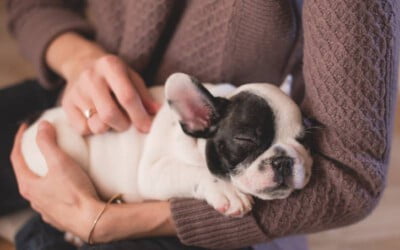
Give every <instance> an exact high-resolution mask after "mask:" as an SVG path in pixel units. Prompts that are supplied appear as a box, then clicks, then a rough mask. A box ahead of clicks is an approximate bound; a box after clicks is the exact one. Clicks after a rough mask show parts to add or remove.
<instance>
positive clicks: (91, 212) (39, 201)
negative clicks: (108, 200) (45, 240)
mask: <svg viewBox="0 0 400 250" xmlns="http://www.w3.org/2000/svg"><path fill="white" fill-rule="evenodd" d="M25 129H26V125H22V126H21V127H20V129H19V130H18V133H17V135H16V138H15V143H14V147H13V151H12V154H11V161H12V164H13V168H14V172H15V175H16V177H17V181H18V188H19V191H20V193H21V194H22V196H23V197H24V198H25V199H27V200H28V201H29V202H30V203H31V206H32V208H33V209H34V210H36V211H37V212H39V213H40V214H41V216H42V218H43V220H44V221H46V222H47V223H49V224H51V225H53V226H54V227H56V228H58V229H59V230H62V231H69V232H71V233H73V234H74V235H76V236H78V237H80V238H81V239H86V238H87V234H88V232H89V230H90V227H91V223H92V222H93V220H94V219H95V218H94V217H95V216H96V213H97V212H98V207H96V206H95V204H98V203H99V202H98V201H99V198H98V196H97V193H96V190H95V188H94V186H93V184H92V182H91V181H90V179H89V177H88V175H87V174H86V173H85V171H84V170H83V169H82V168H81V167H80V166H79V165H78V164H77V163H75V162H74V161H73V160H72V159H71V158H70V157H69V156H68V155H66V154H65V153H64V152H62V151H61V150H60V148H59V147H58V146H57V139H56V133H55V130H54V128H53V127H52V126H51V125H50V124H49V123H48V122H42V123H41V124H40V125H39V131H38V135H37V143H38V145H39V148H40V150H41V152H42V154H43V155H44V157H45V160H46V162H47V166H48V168H49V170H48V173H47V175H46V176H44V177H39V176H37V175H35V174H34V173H33V172H31V171H30V169H29V168H28V166H27V165H26V162H25V161H24V158H23V155H22V153H21V139H22V135H23V133H24V131H25Z"/></svg>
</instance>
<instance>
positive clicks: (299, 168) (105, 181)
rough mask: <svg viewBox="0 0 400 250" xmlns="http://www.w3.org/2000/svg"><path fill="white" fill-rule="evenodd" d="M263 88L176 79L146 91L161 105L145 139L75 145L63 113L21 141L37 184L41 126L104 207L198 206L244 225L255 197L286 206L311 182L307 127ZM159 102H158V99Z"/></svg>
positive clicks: (110, 137)
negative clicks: (108, 203)
mask: <svg viewBox="0 0 400 250" xmlns="http://www.w3.org/2000/svg"><path fill="white" fill-rule="evenodd" d="M291 81H292V79H291V77H290V76H289V77H287V78H286V80H285V82H284V83H283V84H282V86H281V89H279V88H278V87H276V86H274V85H272V84H267V83H251V84H245V85H243V86H240V87H238V88H235V87H233V86H232V85H229V84H220V85H202V84H200V83H199V82H198V81H197V80H196V79H195V78H193V77H191V76H189V75H186V74H183V73H175V74H173V75H171V76H170V77H169V78H168V79H167V81H166V84H165V88H164V87H155V88H152V89H151V93H152V95H153V96H154V97H155V98H156V99H157V100H158V101H159V102H163V103H164V105H163V106H162V108H161V109H160V111H159V112H158V114H157V115H156V116H155V118H154V121H153V124H152V127H151V129H150V132H149V133H148V134H142V133H140V132H138V131H137V130H136V129H135V128H134V127H133V126H132V127H131V128H130V129H129V130H127V131H125V132H122V133H115V132H111V131H110V132H107V133H105V134H101V135H94V136H88V137H82V136H81V135H80V134H78V133H77V132H76V131H75V130H73V129H72V128H71V127H70V126H69V124H68V121H67V118H66V116H65V114H64V112H63V110H62V109H61V108H54V109H51V110H48V111H46V112H45V113H44V114H43V115H42V116H41V117H40V119H39V120H38V121H37V122H36V123H34V124H33V125H32V126H30V127H29V129H28V130H27V131H26V132H25V134H24V136H23V140H22V153H23V155H24V158H25V160H26V162H27V164H28V166H29V167H30V169H31V170H32V171H33V172H34V173H36V174H38V175H40V176H44V175H46V173H47V165H46V162H45V160H44V158H43V156H42V154H41V152H40V150H39V148H38V146H37V144H36V140H35V138H36V133H37V129H38V122H39V121H40V120H47V121H49V122H50V123H52V124H53V126H54V127H55V128H56V131H57V138H58V144H59V146H60V147H61V148H62V149H63V150H64V151H65V152H66V153H67V154H68V155H69V156H71V157H72V158H73V159H75V161H76V162H77V163H78V164H80V165H81V166H82V168H84V169H85V170H86V171H87V173H88V174H89V176H90V177H91V179H92V180H93V182H94V185H95V187H96V188H97V191H98V193H99V194H100V196H101V197H102V198H103V199H105V200H106V199H109V198H110V197H111V196H113V195H114V194H116V193H121V194H123V200H124V201H125V202H138V201H142V200H167V199H170V198H173V197H186V198H196V199H203V200H205V201H207V202H208V203H209V204H210V205H211V206H213V207H214V208H215V209H216V210H218V211H219V212H220V213H223V214H225V215H230V216H243V215H244V214H246V213H247V212H248V211H250V210H251V207H252V197H257V198H259V199H263V200H271V199H283V198H286V197H288V196H289V195H290V194H291V193H292V192H293V191H294V190H296V189H302V188H303V187H304V186H305V185H306V184H307V182H308V181H309V178H310V173H311V166H312V158H311V156H310V153H309V151H308V150H307V148H306V147H304V146H303V145H302V144H301V143H300V141H301V138H302V137H304V136H305V128H304V126H303V123H302V116H301V112H300V110H299V108H298V106H297V105H296V104H295V103H294V102H293V101H292V100H291V99H290V97H289V96H288V95H287V93H286V94H285V92H288V91H290V86H291ZM283 90H285V91H283ZM164 93H165V100H164Z"/></svg>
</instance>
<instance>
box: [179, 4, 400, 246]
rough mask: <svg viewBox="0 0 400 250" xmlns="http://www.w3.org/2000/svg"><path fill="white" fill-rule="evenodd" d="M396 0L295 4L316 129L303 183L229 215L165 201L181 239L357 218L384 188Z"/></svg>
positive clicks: (314, 227)
mask: <svg viewBox="0 0 400 250" xmlns="http://www.w3.org/2000/svg"><path fill="white" fill-rule="evenodd" d="M399 13H400V12H399V3H398V1H397V0H337V1H331V0H318V1H305V3H304V6H303V25H304V67H303V74H304V80H305V97H304V100H303V103H302V105H301V106H302V110H303V111H304V113H305V114H306V115H308V116H310V117H313V118H315V119H316V120H317V121H319V122H320V123H321V124H322V125H323V128H322V129H320V130H318V132H317V133H316V134H315V138H314V142H315V144H316V152H315V156H314V165H313V173H312V178H311V181H310V183H309V184H308V185H307V187H306V188H305V189H303V190H301V191H298V192H295V193H293V194H292V195H291V196H290V197H289V198H287V199H284V200H273V201H260V200H257V202H256V204H255V207H254V209H253V212H252V215H249V216H246V217H244V218H242V219H228V218H224V217H222V216H219V215H217V214H216V213H215V212H214V211H213V210H212V209H211V208H207V207H206V205H205V204H204V203H203V202H200V201H191V200H174V201H173V202H172V212H173V218H174V220H175V223H176V227H177V231H178V235H179V237H180V239H181V240H182V242H184V243H185V244H189V245H196V246H203V247H207V248H237V247H241V246H245V245H249V244H254V243H257V242H259V241H263V240H271V239H274V238H277V237H282V236H286V235H292V234H302V233H310V232H317V231H321V230H326V229H330V228H335V227H340V226H344V225H348V224H351V223H354V222H357V221H359V220H361V219H362V218H364V217H365V216H367V215H368V214H369V213H370V212H371V211H372V209H373V208H374V207H375V206H376V205H377V203H378V200H379V198H380V196H381V194H382V191H383V189H384V187H385V180H386V173H387V166H388V155H389V151H390V145H391V144H390V138H391V131H392V126H393V116H394V105H395V95H396V82H397V67H398V62H397V56H398V50H397V46H398V44H399V40H398V34H399V31H398V30H397V27H398V25H397V20H398V15H399Z"/></svg>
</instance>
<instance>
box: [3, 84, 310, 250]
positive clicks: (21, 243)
mask: <svg viewBox="0 0 400 250" xmlns="http://www.w3.org/2000/svg"><path fill="white" fill-rule="evenodd" d="M58 94H59V90H54V91H48V90H45V89H43V88H42V87H40V85H39V84H38V83H37V81H36V80H28V81H24V82H21V83H19V84H17V85H13V86H12V87H9V88H6V89H1V90H0V114H1V115H2V117H1V119H0V197H2V202H1V203H0V216H3V215H6V214H9V213H12V212H15V211H17V210H20V209H23V208H27V207H28V206H29V204H28V202H27V201H25V200H24V199H23V198H22V197H21V196H20V195H19V192H18V188H17V183H16V180H15V176H14V173H13V170H12V165H11V162H10V153H11V149H12V145H13V140H14V135H15V133H16V131H17V130H18V127H19V125H20V123H21V122H22V121H24V120H26V119H27V118H29V117H30V116H32V115H34V114H35V113H37V112H40V111H42V110H44V109H48V108H51V107H52V106H54V105H55V103H56V100H57V97H58ZM291 242H293V241H291ZM297 242H298V244H297V245H295V248H291V247H289V249H306V248H307V247H306V243H305V241H304V239H303V238H301V239H299V240H297ZM281 243H282V244H284V245H287V244H286V243H285V242H284V240H283V241H282V242H281V240H277V241H274V242H273V243H272V244H267V245H263V246H261V248H260V247H259V246H258V247H255V249H263V250H277V249H286V248H285V247H282V244H281ZM295 244H296V243H295ZM16 248H17V250H22V249H24V250H25V249H30V250H47V249H58V250H64V249H65V250H69V249H76V248H75V247H74V246H72V245H70V244H68V243H67V242H65V241H64V235H63V233H61V232H59V231H57V230H56V229H54V228H53V227H51V226H50V225H48V224H46V223H45V222H43V221H42V220H41V218H40V216H38V215H37V216H35V217H34V218H32V219H31V220H30V221H29V222H28V223H27V224H26V225H24V226H23V228H22V229H21V230H20V231H19V232H18V234H17V236H16ZM80 249H81V250H119V249H131V250H135V249H140V250H147V249H149V250H150V249H152V250H153V249H154V250H157V249H160V250H161V249H163V250H168V249H188V250H189V249H193V250H194V249H202V248H197V247H189V246H185V245H183V244H182V243H180V241H179V240H178V238H176V237H159V238H149V239H136V240H123V241H117V242H113V243H109V244H98V245H93V246H89V245H84V246H83V247H81V248H80ZM247 249H252V248H251V247H249V248H247Z"/></svg>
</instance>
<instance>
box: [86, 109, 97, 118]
mask: <svg viewBox="0 0 400 250" xmlns="http://www.w3.org/2000/svg"><path fill="white" fill-rule="evenodd" d="M95 113H96V110H94V109H85V111H83V115H84V116H85V117H86V119H87V120H89V119H90V117H92V116H93V115H94V114H95Z"/></svg>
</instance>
